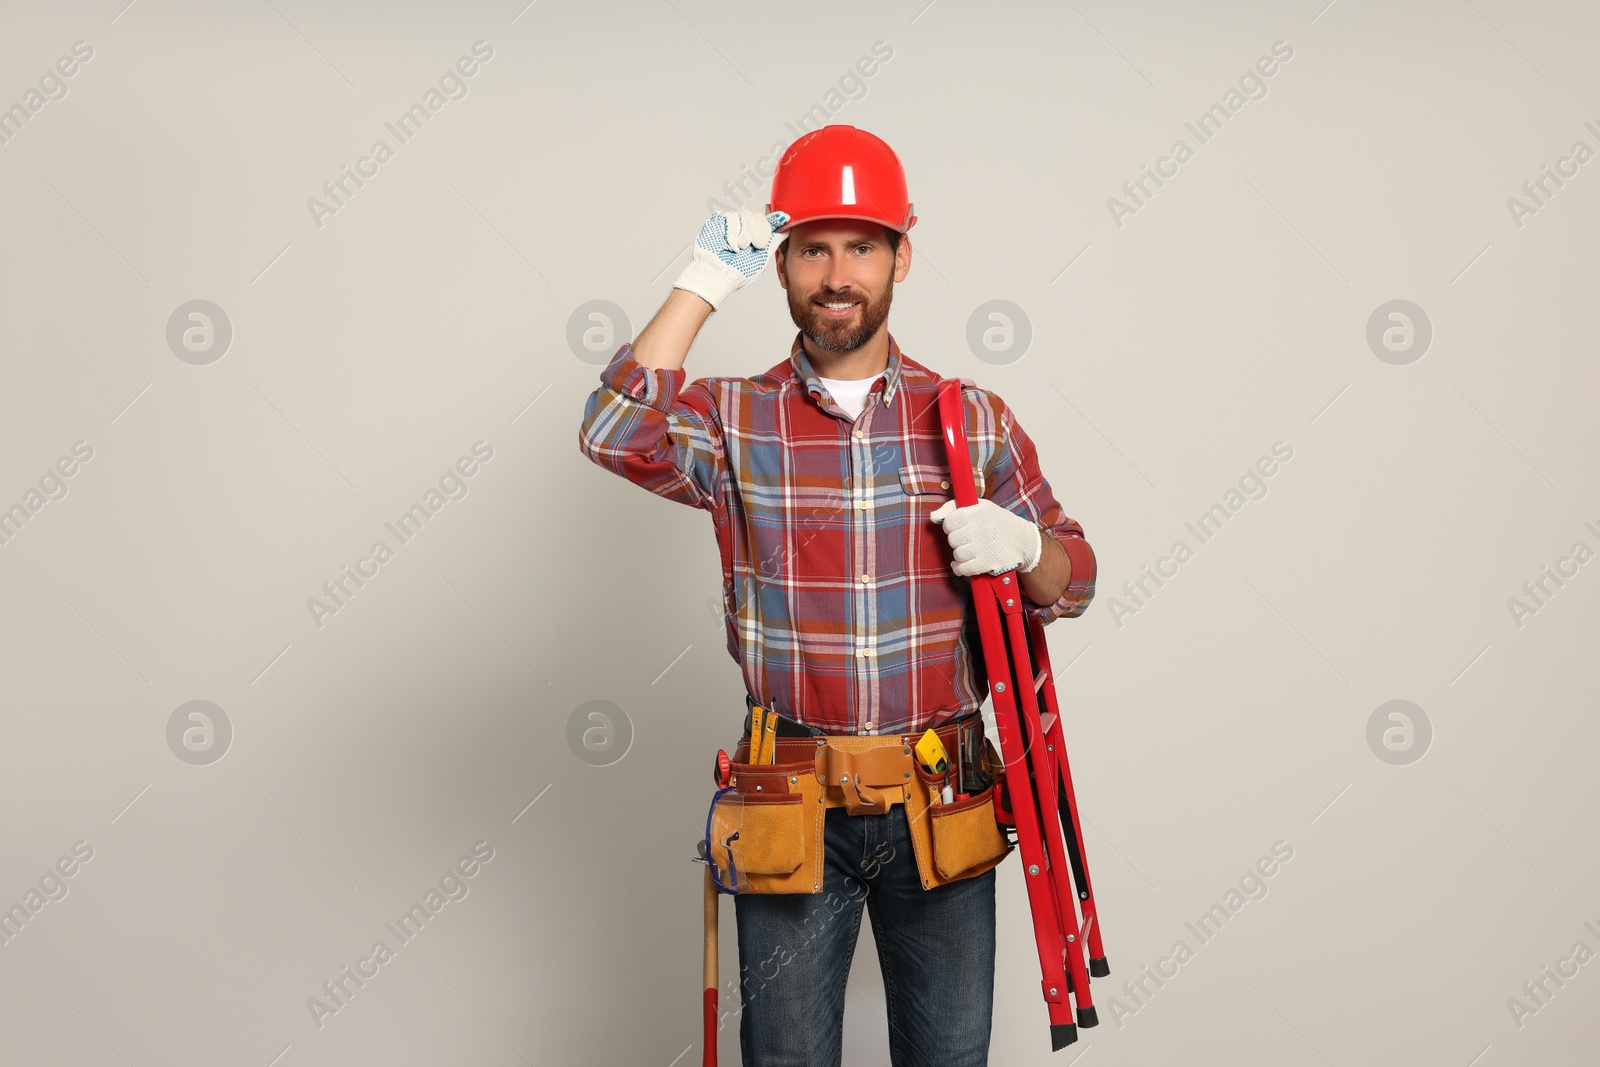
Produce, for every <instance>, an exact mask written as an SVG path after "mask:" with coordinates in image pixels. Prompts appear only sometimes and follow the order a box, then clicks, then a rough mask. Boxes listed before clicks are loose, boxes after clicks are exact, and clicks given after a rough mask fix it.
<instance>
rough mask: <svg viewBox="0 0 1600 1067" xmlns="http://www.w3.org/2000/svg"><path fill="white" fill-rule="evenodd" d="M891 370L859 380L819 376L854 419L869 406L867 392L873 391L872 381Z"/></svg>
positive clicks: (835, 400) (832, 395)
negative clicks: (842, 379)
mask: <svg viewBox="0 0 1600 1067" xmlns="http://www.w3.org/2000/svg"><path fill="white" fill-rule="evenodd" d="M888 373H889V372H888V371H886V370H882V371H879V372H878V373H877V374H874V375H873V376H872V377H870V378H861V379H859V380H857V381H849V382H847V381H841V380H840V379H838V378H824V377H822V376H821V375H818V376H817V380H818V381H819V382H821V383H822V387H823V388H824V389H826V390H827V391H828V395H829V396H831V397H833V400H834V403H836V404H838V405H839V406H840V407H842V408H844V410H845V412H846V413H847V414H849V416H850V417H851V418H852V419H853V418H855V417H856V416H857V415H859V414H861V409H862V408H864V407H866V406H867V394H868V393H870V392H872V383H873V382H875V381H877V380H878V379H879V378H882V377H883V376H884V375H885V374H888Z"/></svg>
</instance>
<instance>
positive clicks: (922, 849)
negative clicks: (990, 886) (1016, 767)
mask: <svg viewBox="0 0 1600 1067" xmlns="http://www.w3.org/2000/svg"><path fill="white" fill-rule="evenodd" d="M984 747H985V749H986V753H985V760H984V762H985V764H988V763H989V762H990V758H991V757H992V760H993V765H996V766H998V765H999V763H1000V760H999V756H998V755H996V754H994V746H993V745H992V744H991V743H990V742H989V741H988V740H987V739H985V741H984ZM916 772H917V773H916V776H915V778H914V779H913V783H914V786H913V788H912V789H911V790H909V792H908V796H907V798H906V820H907V822H908V823H909V824H910V826H911V845H912V849H913V851H915V852H916V854H917V868H918V873H920V874H921V876H922V887H923V888H924V889H933V888H935V887H937V886H941V885H945V884H948V883H950V882H958V881H961V880H962V879H965V878H974V877H976V876H978V875H980V874H983V873H984V872H985V871H988V870H991V869H993V868H994V867H997V866H999V865H1000V863H1001V862H1002V861H1003V860H1004V859H1005V858H1006V857H1007V856H1009V855H1011V853H1012V852H1013V851H1014V850H1015V849H1016V846H1015V845H1014V844H1012V843H1011V842H1010V840H1009V839H1008V838H1007V837H1006V835H1005V834H1004V833H1002V832H1001V829H1000V824H999V822H998V821H997V818H996V815H995V806H994V794H995V785H996V784H997V782H998V781H999V779H998V777H997V778H995V779H994V780H992V781H990V782H989V784H988V785H987V786H985V787H984V788H983V789H982V790H980V791H979V792H977V793H974V794H972V795H971V796H969V797H968V798H967V799H965V800H956V801H953V802H951V803H949V804H943V803H940V801H939V790H940V789H941V788H942V787H943V786H944V784H945V782H946V781H947V780H948V777H949V774H948V772H946V773H945V774H929V773H928V772H927V771H925V770H923V769H922V768H921V767H920V766H919V767H917V768H916Z"/></svg>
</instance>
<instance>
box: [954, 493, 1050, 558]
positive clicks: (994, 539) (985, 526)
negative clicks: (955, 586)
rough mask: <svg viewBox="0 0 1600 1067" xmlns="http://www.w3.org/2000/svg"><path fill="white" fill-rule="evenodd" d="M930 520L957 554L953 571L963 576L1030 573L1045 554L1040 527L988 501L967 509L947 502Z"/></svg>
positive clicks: (979, 502)
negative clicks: (1015, 572) (1015, 571)
mask: <svg viewBox="0 0 1600 1067" xmlns="http://www.w3.org/2000/svg"><path fill="white" fill-rule="evenodd" d="M928 517H929V518H930V519H932V520H933V521H934V522H937V523H939V524H940V525H941V526H942V527H943V528H944V533H945V537H946V538H947V539H949V541H950V548H951V550H952V551H953V552H954V554H955V562H954V563H952V564H951V569H952V570H953V571H955V573H957V574H959V575H962V576H964V577H970V576H971V575H974V574H982V573H984V572H985V571H987V572H988V573H990V574H1004V573H1005V572H1006V571H1010V570H1022V571H1030V570H1032V569H1033V568H1034V567H1036V566H1038V563H1039V556H1040V555H1041V554H1042V553H1043V551H1044V534H1043V533H1042V532H1041V531H1040V529H1039V527H1038V526H1036V525H1034V524H1033V523H1032V522H1029V521H1028V520H1027V519H1024V518H1023V517H1021V516H1020V515H1015V514H1013V513H1011V512H1010V511H1007V510H1006V509H1005V508H1003V507H1001V506H1000V505H999V504H996V503H995V502H994V501H993V500H989V499H987V498H985V499H982V500H979V501H978V502H977V503H976V504H973V505H972V506H970V507H965V508H958V507H956V502H955V501H954V500H946V501H945V502H944V503H943V504H941V505H939V509H938V510H937V511H934V512H933V513H932V514H930V515H929V516H928Z"/></svg>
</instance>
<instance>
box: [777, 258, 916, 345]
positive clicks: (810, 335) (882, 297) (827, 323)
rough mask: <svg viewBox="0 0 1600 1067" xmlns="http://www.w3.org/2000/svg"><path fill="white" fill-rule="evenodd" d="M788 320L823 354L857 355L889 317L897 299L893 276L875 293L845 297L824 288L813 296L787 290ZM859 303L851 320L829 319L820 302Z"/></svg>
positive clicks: (791, 289)
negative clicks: (857, 351) (850, 353)
mask: <svg viewBox="0 0 1600 1067" xmlns="http://www.w3.org/2000/svg"><path fill="white" fill-rule="evenodd" d="M788 296H789V317H790V318H791V319H793V320H794V324H795V325H796V326H798V327H799V328H800V332H801V333H803V334H805V336H806V339H807V340H809V341H810V342H811V343H812V344H814V345H816V346H817V347H818V348H820V349H822V350H823V351H824V352H854V351H855V350H856V349H858V348H860V347H861V346H862V345H864V344H866V343H867V342H868V341H870V340H872V338H873V336H874V335H875V334H877V332H878V329H879V327H881V326H882V325H883V324H884V323H885V322H886V321H888V318H889V305H890V303H892V302H893V300H894V274H893V273H892V272H891V273H890V275H889V280H888V281H887V282H885V283H884V286H883V288H882V289H881V290H879V291H878V292H876V293H864V292H861V291H860V290H851V291H847V292H846V293H844V294H843V295H841V294H838V293H834V292H832V291H830V290H827V289H824V290H821V291H820V292H818V293H816V294H815V295H812V296H800V295H798V294H797V293H796V292H795V290H794V286H790V287H789V289H788ZM819 300H820V301H840V300H859V301H861V304H860V306H859V307H857V308H856V310H855V311H854V312H852V313H851V314H850V316H849V317H847V318H843V319H833V318H829V317H828V315H827V312H825V311H824V310H823V309H822V308H821V306H819V305H818V303H817V301H819Z"/></svg>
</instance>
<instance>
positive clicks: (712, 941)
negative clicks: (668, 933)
mask: <svg viewBox="0 0 1600 1067" xmlns="http://www.w3.org/2000/svg"><path fill="white" fill-rule="evenodd" d="M719 895H720V894H719V893H718V891H717V884H716V883H715V882H713V881H712V880H711V866H710V865H709V864H707V866H706V891H705V913H706V957H705V965H704V972H705V984H704V989H705V994H704V1000H705V1009H704V1010H705V1026H704V1027H703V1029H704V1031H705V1033H704V1035H703V1037H702V1038H701V1041H702V1048H703V1051H702V1052H701V1055H700V1063H701V1064H702V1067H717V897H718V896H719Z"/></svg>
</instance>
